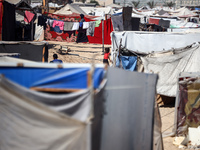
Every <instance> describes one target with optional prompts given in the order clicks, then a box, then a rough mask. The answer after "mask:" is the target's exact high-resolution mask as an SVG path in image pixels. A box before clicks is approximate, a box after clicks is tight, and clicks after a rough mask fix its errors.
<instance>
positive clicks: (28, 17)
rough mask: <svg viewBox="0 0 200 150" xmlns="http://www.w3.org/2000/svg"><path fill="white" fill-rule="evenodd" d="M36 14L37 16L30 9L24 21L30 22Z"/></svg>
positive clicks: (26, 12)
mask: <svg viewBox="0 0 200 150" xmlns="http://www.w3.org/2000/svg"><path fill="white" fill-rule="evenodd" d="M34 16H35V14H33V13H31V12H29V11H25V17H24V21H25V22H28V23H30V22H31V20H32V19H33V17H34Z"/></svg>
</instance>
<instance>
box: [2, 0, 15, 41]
mask: <svg viewBox="0 0 200 150" xmlns="http://www.w3.org/2000/svg"><path fill="white" fill-rule="evenodd" d="M3 8H4V9H3V20H2V40H3V41H15V5H13V4H10V3H8V2H7V1H4V2H3Z"/></svg>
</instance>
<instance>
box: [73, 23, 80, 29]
mask: <svg viewBox="0 0 200 150" xmlns="http://www.w3.org/2000/svg"><path fill="white" fill-rule="evenodd" d="M78 29H79V22H74V24H73V27H72V30H78Z"/></svg>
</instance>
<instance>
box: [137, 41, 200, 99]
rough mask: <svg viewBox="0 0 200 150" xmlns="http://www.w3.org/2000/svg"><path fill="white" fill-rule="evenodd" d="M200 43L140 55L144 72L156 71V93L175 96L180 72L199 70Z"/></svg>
mask: <svg viewBox="0 0 200 150" xmlns="http://www.w3.org/2000/svg"><path fill="white" fill-rule="evenodd" d="M199 56H200V44H194V45H190V46H187V47H184V48H179V49H172V50H169V51H167V52H155V53H152V54H150V55H149V56H148V57H141V59H142V63H143V65H144V72H146V73H147V72H148V73H150V72H153V73H158V75H159V79H158V84H157V93H158V94H161V95H166V96H171V97H176V91H177V78H178V75H179V73H180V72H200V67H199V66H200V61H199Z"/></svg>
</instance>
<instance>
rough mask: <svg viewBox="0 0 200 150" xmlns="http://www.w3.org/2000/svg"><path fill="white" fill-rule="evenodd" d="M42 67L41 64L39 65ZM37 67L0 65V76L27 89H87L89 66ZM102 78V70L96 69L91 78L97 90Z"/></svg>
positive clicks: (101, 68) (48, 65) (50, 65)
mask: <svg viewBox="0 0 200 150" xmlns="http://www.w3.org/2000/svg"><path fill="white" fill-rule="evenodd" d="M37 64H38V65H39V63H37ZM41 66H42V64H41ZM43 66H44V67H39V68H38V67H37V66H35V64H33V65H32V66H30V67H12V66H9V65H8V66H7V67H5V64H0V74H4V75H5V77H6V78H8V79H10V80H12V81H14V82H16V83H18V84H20V85H23V86H24V87H27V88H33V87H34V88H40V89H55V88H57V89H86V88H88V82H89V81H88V71H90V69H91V68H90V67H89V66H84V65H83V66H72V67H68V68H57V66H56V65H54V64H46V65H43ZM45 66H46V67H45ZM47 67H48V68H47ZM103 77H104V68H103V65H102V67H96V68H95V71H94V76H93V80H94V81H93V83H94V84H93V86H94V88H98V87H99V85H100V83H101V81H102V80H103Z"/></svg>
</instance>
